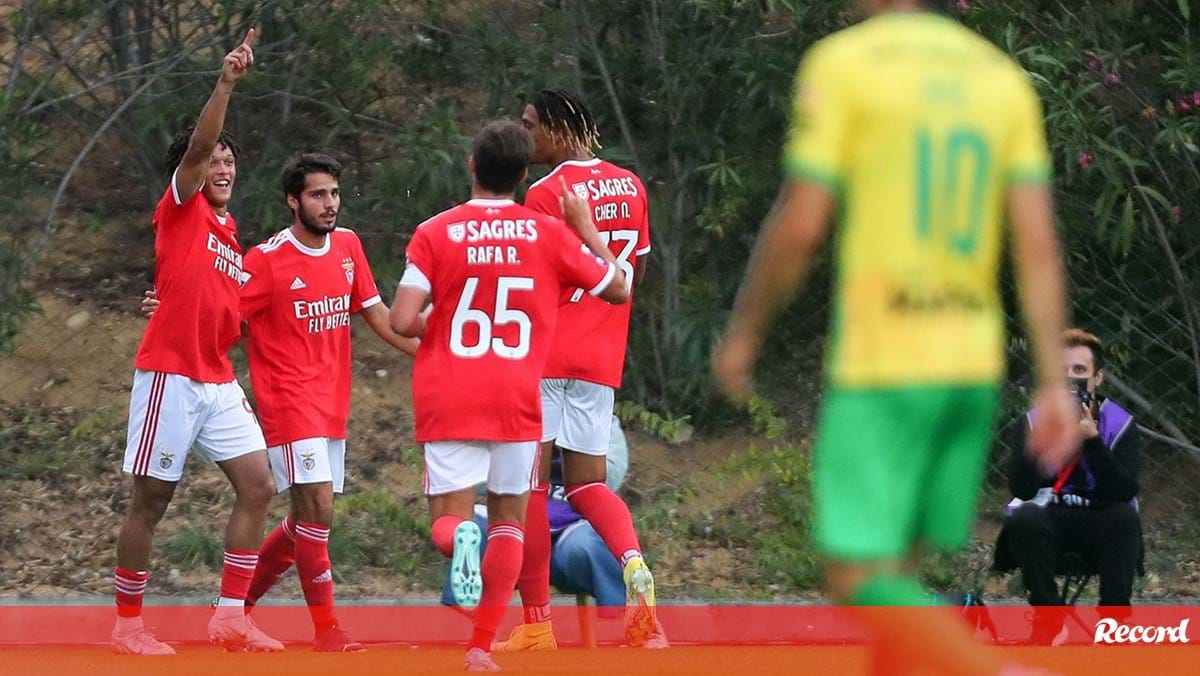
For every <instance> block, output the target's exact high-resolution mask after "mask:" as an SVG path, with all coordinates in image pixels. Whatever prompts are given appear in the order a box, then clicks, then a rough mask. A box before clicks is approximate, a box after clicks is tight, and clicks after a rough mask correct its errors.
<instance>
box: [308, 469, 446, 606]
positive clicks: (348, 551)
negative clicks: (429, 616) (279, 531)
mask: <svg viewBox="0 0 1200 676" xmlns="http://www.w3.org/2000/svg"><path fill="white" fill-rule="evenodd" d="M334 509H335V512H336V517H335V519H334V527H333V529H332V530H331V532H330V537H329V554H330V558H331V559H332V560H333V561H334V562H335V563H336V564H337V566H336V567H335V571H334V573H335V575H339V576H342V575H344V576H345V577H347V578H354V577H356V576H357V575H358V573H359V572H360V571H362V570H363V569H364V568H382V569H384V570H387V571H389V572H391V573H395V574H399V575H405V576H413V575H416V576H417V577H418V578H419V579H420V580H421V581H422V582H425V583H427V584H429V585H433V584H434V581H435V579H436V584H437V585H440V584H441V583H440V575H441V571H442V570H443V569H444V568H445V566H444V565H443V561H442V558H441V556H439V555H438V554H437V553H436V552H435V551H434V550H433V546H432V545H431V544H430V543H429V517H428V515H427V513H426V511H425V509H424V505H415V504H402V503H401V502H400V501H399V500H397V499H396V497H395V496H393V495H392V494H391V493H388V492H387V491H385V490H381V489H374V490H367V491H361V492H358V493H351V494H349V495H345V496H342V497H340V498H339V499H338V501H337V502H336V503H335V508H334Z"/></svg>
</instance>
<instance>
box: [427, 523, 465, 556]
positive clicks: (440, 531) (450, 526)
mask: <svg viewBox="0 0 1200 676" xmlns="http://www.w3.org/2000/svg"><path fill="white" fill-rule="evenodd" d="M463 521H464V519H462V518H461V517H457V516H452V515H450V514H446V515H445V516H439V517H438V518H437V520H436V521H434V522H433V526H432V527H431V528H430V529H429V535H430V537H432V538H433V546H434V547H436V548H437V550H438V551H439V552H441V553H442V556H444V557H446V558H450V557H451V556H454V529H455V528H458V524H460V523H462V522H463Z"/></svg>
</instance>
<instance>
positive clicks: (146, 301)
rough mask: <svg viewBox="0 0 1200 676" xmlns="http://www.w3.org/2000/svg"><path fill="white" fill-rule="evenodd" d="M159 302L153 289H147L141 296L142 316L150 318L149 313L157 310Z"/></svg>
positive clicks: (151, 313)
mask: <svg viewBox="0 0 1200 676" xmlns="http://www.w3.org/2000/svg"><path fill="white" fill-rule="evenodd" d="M161 302H162V301H160V300H159V299H158V294H157V293H156V292H155V291H154V289H147V290H146V293H145V294H144V295H143V297H142V316H143V317H145V318H146V319H150V317H151V315H153V314H154V313H155V312H156V311H158V305H159V303H161Z"/></svg>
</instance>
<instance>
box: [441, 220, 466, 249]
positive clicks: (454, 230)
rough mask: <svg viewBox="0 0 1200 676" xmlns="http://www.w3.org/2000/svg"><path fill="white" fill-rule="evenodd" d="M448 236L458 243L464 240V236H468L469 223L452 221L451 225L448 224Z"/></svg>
mask: <svg viewBox="0 0 1200 676" xmlns="http://www.w3.org/2000/svg"><path fill="white" fill-rule="evenodd" d="M446 236H447V237H449V238H450V241H451V242H454V243H455V244H458V243H459V242H461V241H463V238H464V237H466V236H467V224H466V223H463V222H461V221H460V222H458V223H451V224H450V225H448V226H446Z"/></svg>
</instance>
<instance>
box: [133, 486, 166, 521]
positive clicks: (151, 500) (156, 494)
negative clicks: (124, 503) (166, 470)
mask: <svg viewBox="0 0 1200 676" xmlns="http://www.w3.org/2000/svg"><path fill="white" fill-rule="evenodd" d="M174 492H175V487H174V486H173V485H169V484H163V483H162V482H157V481H152V480H151V481H139V482H136V483H135V484H134V488H133V498H132V499H131V500H130V505H129V511H130V514H131V515H132V516H133V517H134V518H138V519H141V520H143V521H148V522H150V523H151V524H155V523H158V521H159V519H161V518H162V517H163V514H165V513H166V511H167V506H168V505H170V504H171V496H172V495H173V494H174Z"/></svg>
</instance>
